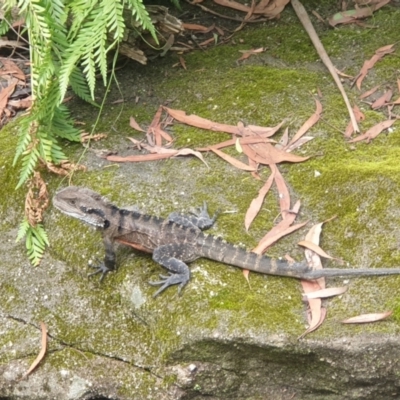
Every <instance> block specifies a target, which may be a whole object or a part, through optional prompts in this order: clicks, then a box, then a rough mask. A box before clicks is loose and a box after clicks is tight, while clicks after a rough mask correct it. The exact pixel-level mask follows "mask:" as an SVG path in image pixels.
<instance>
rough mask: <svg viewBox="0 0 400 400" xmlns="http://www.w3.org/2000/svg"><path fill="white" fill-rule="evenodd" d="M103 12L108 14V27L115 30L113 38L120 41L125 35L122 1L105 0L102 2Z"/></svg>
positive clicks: (111, 30)
mask: <svg viewBox="0 0 400 400" xmlns="http://www.w3.org/2000/svg"><path fill="white" fill-rule="evenodd" d="M101 6H102V8H103V12H104V13H105V14H106V15H107V28H108V30H109V31H110V32H114V35H113V39H114V40H115V41H119V40H120V39H122V37H123V36H124V30H125V22H124V17H123V12H124V8H123V5H122V2H121V1H111V0H103V1H102V2H101Z"/></svg>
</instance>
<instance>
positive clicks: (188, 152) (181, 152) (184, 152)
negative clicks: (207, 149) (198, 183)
mask: <svg viewBox="0 0 400 400" xmlns="http://www.w3.org/2000/svg"><path fill="white" fill-rule="evenodd" d="M188 155H193V156H195V157H197V158H198V159H199V160H201V161H203V163H204V164H205V165H206V167H207V168H208V169H210V167H209V166H208V164H207V163H206V161H205V160H204V158H203V155H202V154H201V153H200V152H199V151H195V150H192V149H180V150H178V152H177V153H176V154H175V155H174V157H177V156H188Z"/></svg>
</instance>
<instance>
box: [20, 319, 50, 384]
mask: <svg viewBox="0 0 400 400" xmlns="http://www.w3.org/2000/svg"><path fill="white" fill-rule="evenodd" d="M40 328H41V330H42V347H41V349H40V352H39V354H38V356H37V357H36V358H35V361H34V362H33V363H32V364H31V366H30V367H29V369H28V371H26V372H25V374H24V375H23V376H22V378H21V380H22V379H24V378H26V377H27V376H28V375H29V374H30V373H31V372H32V371H33V370H34V369H35V368H36V367H37V366H38V365H39V363H40V361H42V360H43V357H44V356H45V354H46V348H47V329H46V325H45V324H44V323H43V322H40Z"/></svg>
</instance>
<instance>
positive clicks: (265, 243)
mask: <svg viewBox="0 0 400 400" xmlns="http://www.w3.org/2000/svg"><path fill="white" fill-rule="evenodd" d="M283 221H285V220H282V221H281V222H283ZM306 224H308V221H305V222H302V223H300V224H296V225H292V226H289V227H288V228H286V229H283V230H280V231H279V232H277V233H276V234H275V235H274V236H271V235H269V232H268V233H267V235H265V236H264V237H263V238H262V239H261V240H260V242H259V243H258V245H257V246H256V247H255V248H254V249H253V250H252V251H253V252H254V253H257V254H260V253H263V252H264V251H265V250H266V249H267V248H268V247H269V246H271V244H273V243H275V242H276V241H278V240H279V239H280V238H281V237H283V236H286V235H289V234H290V233H292V232H294V231H297V230H298V229H300V228H302V227H303V226H304V225H306ZM278 225H279V224H278ZM278 225H276V226H275V227H274V228H276V227H277V226H278ZM271 231H272V229H271ZM267 236H268V237H267Z"/></svg>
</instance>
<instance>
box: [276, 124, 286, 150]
mask: <svg viewBox="0 0 400 400" xmlns="http://www.w3.org/2000/svg"><path fill="white" fill-rule="evenodd" d="M288 143H289V128H286V129H285V132H283V135H282V137H281V139H280V140H279V142H278V144H277V145H275V147H276V148H277V149H279V150H282V149H283V148H284V147H285V146H287V145H288Z"/></svg>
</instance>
